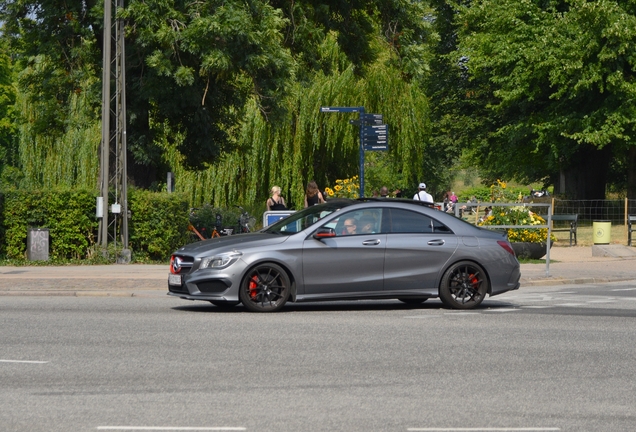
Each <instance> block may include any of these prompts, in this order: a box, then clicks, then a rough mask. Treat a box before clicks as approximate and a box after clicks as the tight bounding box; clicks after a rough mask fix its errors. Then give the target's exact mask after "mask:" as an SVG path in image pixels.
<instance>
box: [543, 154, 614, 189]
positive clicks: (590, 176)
mask: <svg viewBox="0 0 636 432" xmlns="http://www.w3.org/2000/svg"><path fill="white" fill-rule="evenodd" d="M611 150H612V149H611V145H608V146H605V147H604V148H603V149H601V150H599V149H597V148H596V147H593V146H590V145H583V146H581V147H580V148H579V150H578V151H577V152H576V153H575V154H574V155H573V156H572V158H571V159H570V160H571V163H570V165H569V166H568V167H564V168H563V175H562V176H561V177H560V179H559V180H557V182H556V183H557V184H555V188H554V189H555V190H557V191H558V190H561V189H562V188H561V184H560V182H561V181H565V188H564V190H565V195H566V197H567V198H568V199H573V200H592V199H599V200H602V199H605V187H606V185H607V173H608V170H609V163H610V158H611V155H612V151H611Z"/></svg>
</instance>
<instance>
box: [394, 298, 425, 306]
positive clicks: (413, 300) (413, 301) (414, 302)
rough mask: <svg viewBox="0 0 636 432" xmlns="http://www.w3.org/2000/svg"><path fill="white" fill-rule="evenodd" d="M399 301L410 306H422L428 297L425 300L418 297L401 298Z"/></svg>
mask: <svg viewBox="0 0 636 432" xmlns="http://www.w3.org/2000/svg"><path fill="white" fill-rule="evenodd" d="M398 300H399V301H401V302H402V303H406V304H410V305H417V304H421V303H424V302H425V301H426V300H428V298H427V297H424V298H417V297H413V298H408V297H406V298H399V299H398Z"/></svg>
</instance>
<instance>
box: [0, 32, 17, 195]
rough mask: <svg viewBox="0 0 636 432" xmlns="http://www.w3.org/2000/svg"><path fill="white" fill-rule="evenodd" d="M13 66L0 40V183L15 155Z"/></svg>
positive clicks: (4, 44)
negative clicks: (4, 171)
mask: <svg viewBox="0 0 636 432" xmlns="http://www.w3.org/2000/svg"><path fill="white" fill-rule="evenodd" d="M13 83H14V77H13V68H12V64H11V59H10V57H9V55H8V50H7V47H6V43H5V41H3V40H0V185H2V183H4V182H5V181H3V178H4V176H3V169H4V168H5V167H7V166H8V165H9V163H10V162H12V160H13V159H14V157H15V155H14V153H15V145H14V143H15V116H14V104H15V87H14V84H13Z"/></svg>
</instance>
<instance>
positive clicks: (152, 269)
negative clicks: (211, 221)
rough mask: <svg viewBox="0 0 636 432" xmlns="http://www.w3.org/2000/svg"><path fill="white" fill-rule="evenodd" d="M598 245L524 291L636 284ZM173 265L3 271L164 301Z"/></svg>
mask: <svg viewBox="0 0 636 432" xmlns="http://www.w3.org/2000/svg"><path fill="white" fill-rule="evenodd" d="M598 248H599V247H598V246H593V247H592V246H587V247H585V246H574V247H564V246H559V247H557V246H555V247H553V248H552V250H551V251H550V259H551V262H550V266H549V269H548V267H547V266H546V265H545V264H522V265H521V276H522V278H521V288H522V289H523V287H524V286H540V285H558V284H585V283H599V282H611V281H622V280H634V281H636V248H627V247H626V246H617V247H614V246H612V248H613V249H611V250H610V252H612V251H613V253H610V254H609V255H614V256H594V255H598ZM167 278H168V266H167V265H141V264H130V265H101V266H25V267H9V266H4V267H0V296H3V295H66V296H126V297H131V296H132V297H137V296H153V297H154V296H160V297H166V298H167V295H166V292H167Z"/></svg>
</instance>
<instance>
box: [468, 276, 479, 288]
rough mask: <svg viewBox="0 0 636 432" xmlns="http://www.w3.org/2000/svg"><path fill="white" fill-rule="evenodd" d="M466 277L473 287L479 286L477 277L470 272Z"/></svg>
mask: <svg viewBox="0 0 636 432" xmlns="http://www.w3.org/2000/svg"><path fill="white" fill-rule="evenodd" d="M468 278H469V279H470V281H471V282H472V284H473V288H475V289H477V288H478V287H479V279H477V277H475V275H474V274H471V275H470V276H468Z"/></svg>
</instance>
